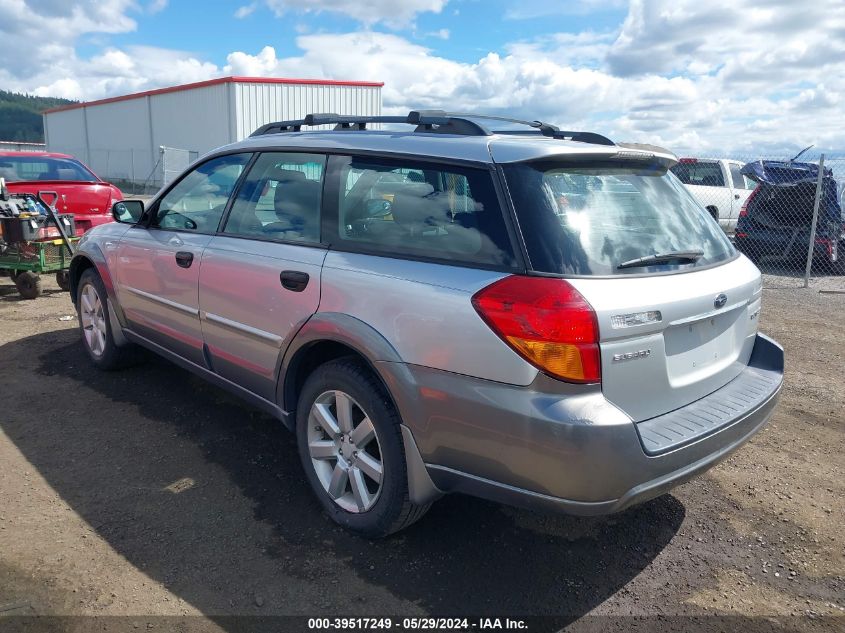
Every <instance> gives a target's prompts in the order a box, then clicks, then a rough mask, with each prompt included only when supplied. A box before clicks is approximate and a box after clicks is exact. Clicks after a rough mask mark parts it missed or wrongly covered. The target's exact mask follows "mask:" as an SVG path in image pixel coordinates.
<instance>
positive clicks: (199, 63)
mask: <svg viewBox="0 0 845 633" xmlns="http://www.w3.org/2000/svg"><path fill="white" fill-rule="evenodd" d="M369 1H370V3H371V4H372V5H374V6H375V5H379V6H382V5H383V6H385V7H386V6H387V4H388V3H387V2H381V0H369ZM775 3H781V4H775ZM281 4H284V5H285V7H287V6H288V5H287V4H286V3H281ZM435 4H436V5H437V10H439V9H442V6H443V5H444V4H445V2H434V1H433V0H432V1H431V2H423V1H422V0H420V1H419V2H412V3H410V6H411V7H412V9H408V11H410V12H408V13H406V14H404V17H403V19H413V15H416V14H417V13H418V12H419V11H420V10H422V9H420V7H422V6H424V5H425V6H429V7H433V6H434V5H435ZM341 5H342V6H344V7H346V6H347V2H346V0H319V2H317V3H316V4H315V3H312V4H311V5H309V7H314V6H317V9H320V10H327V11H328V10H332V11H336V12H338V11H342V10H341V9H340V8H338V7H340V6H341ZM397 5H398V3H397ZM819 5H820V6H819V8H816V4H815V3H814V4H812V5H802V6H801V8H800V11H799V10H797V9H794V8H793V6H794V5H793V4H792V3H789V2H786V0H772V2H768V3H765V4H760V5H759V7H760V8H755V7H754V6H747V5H741V6H739V5H736V3H735V2H733V3H730V2H722V0H719V1H718V3H717V2H716V1H715V0H714V2H712V3H702V2H700V1H699V2H694V3H691V2H688V1H687V0H650V1H649V2H641V1H639V0H633V1H632V3H631V7H630V10H629V14H628V17H627V18H626V20H625V22H624V23H623V24H621V25H620V26H619V29H618V30H616V31H611V30H608V31H603V32H594V31H589V30H585V31H582V32H579V33H550V34H548V35H545V36H542V37H538V38H534V39H532V40H526V41H518V42H512V43H511V44H509V45H507V46H506V47H505V48H504V49H503V51H501V52H486V53H484V52H482V53H480V54H479V55H478V57H477V59H476V60H475V61H473V62H471V63H470V62H464V61H456V60H453V59H449V58H447V57H444V56H443V55H440V54H436V53H435V52H434V51H433V50H432V49H430V48H428V47H426V46H423V45H421V44H420V43H418V42H414V41H411V40H409V39H408V38H406V37H400V36H399V35H397V34H392V33H384V32H376V31H372V30H367V31H361V32H352V33H320V32H315V33H310V34H302V35H300V36H299V37H297V38H296V40H295V43H296V46H297V48H298V52H297V53H296V54H294V55H291V56H282V57H279V56H277V53H276V49H274V48H273V47H272V46H265V47H263V48H261V49H260V50H258V52H254V51H234V52H231V53H230V54H229V55H228V57H227V59H226V63H225V65H216V64H213V63H210V62H208V61H206V60H203V59H202V58H200V57H198V56H196V55H193V54H191V53H190V52H185V51H177V50H168V49H160V48H152V47H134V48H122V49H121V48H115V47H108V48H105V49H103V50H101V51H100V52H99V53H97V54H95V55H94V56H92V57H90V58H87V59H79V58H77V56H76V54H75V50H74V44H75V41H76V39H77V38H78V37H80V36H82V35H87V34H97V33H115V32H125V31H129V30H132V29H134V28H135V23H134V22H133V21H132V20H131V18H130V17H129V13H128V12H129V11H131V8H132V6H133V5H132V3H131V2H129V1H128V0H127V1H124V2H121V1H119V0H102V1H100V2H97V3H95V2H93V1H92V2H76V3H73V7H68V5H66V4H65V3H63V2H61V1H60V0H56V1H55V2H41V3H39V6H40V9H39V11H40V13H39V12H36V13H32V10H31V9H28V8H27V7H24V3H23V2H22V0H17V1H12V0H0V31H2V32H3V33H2V35H4V36H5V38H0V85H3V86H4V87H6V88H7V89H13V90H22V91H30V92H33V91H35V92H37V93H38V94H44V95H56V96H68V97H72V98H84V99H94V98H100V97H104V96H111V95H115V94H122V93H126V92H132V91H137V90H144V89H148V88H154V87H159V86H165V85H172V84H179V83H187V82H190V81H200V80H203V79H208V78H211V77H217V76H222V75H231V74H234V75H251V76H283V77H315V78H319V77H322V78H332V79H361V80H372V81H383V82H385V86H384V89H383V97H384V107H385V111H386V112H390V113H400V112H407V111H408V110H409V109H411V108H445V109H453V110H459V111H467V110H470V111H487V112H490V113H494V114H509V115H515V116H520V117H525V118H530V119H535V118H539V119H543V120H548V121H550V122H552V123H556V124H558V125H560V126H561V127H565V128H570V129H579V128H580V129H591V130H594V131H597V132H602V133H606V134H608V135H609V136H610V137H611V138H615V139H617V140H625V141H642V142H653V143H658V144H664V145H666V146H668V147H670V148H673V149H676V150H677V151H689V150H692V151H696V152H701V153H712V152H717V151H722V150H724V151H733V152H737V153H747V154H749V155H754V156H758V155H760V154H763V153H771V152H781V150H782V153H786V152H787V151H788V150H789V149H790V148H793V147H795V148H800V147H804V146H806V145H809V144H810V143H816V144H817V146H819V147H826V148H836V149H845V128H843V126H842V123H841V122H842V114H841V113H842V107H843V104H845V86H843V85H842V82H841V77H843V76H845V4H843V3H841V2H839V1H837V0H829V1H827V2H820V3H819ZM291 6H292V3H291ZM349 6H351V5H349ZM735 6H736V7H737V8H734V7H735ZM45 7H46V8H45ZM328 7H332V8H328ZM414 7H416V8H414ZM83 9H90V11H88V12H83V11H82V10H83ZM403 10H404V9H403ZM430 10H435V9H430ZM362 12H363V10H362ZM394 13H396V11H394ZM400 13H401V12H400ZM714 13H715V14H718V15H714ZM804 14H806V15H804ZM375 15H377V16H378V19H379V20H385V19H388V17H387V16H388V15H389V12H386V11H382V12H381V13H378V12H376V13H375ZM395 17H396V16H395V15H394V16H393V18H395ZM393 18H390V19H393ZM57 27H64V30H61V29H60V28H57ZM44 29H46V30H48V31H49V32H52V33H58V35H57V36H56V37H55V38H51V39H50V40H49V41H46V42H44V43H42V44H41V45H40V46H39V47H37V49H36V50H34V52H33V54H32V55H30V56H28V57H27V59H25V60H24V59H21V55H20V52H19V51H20V50H22V49H21V48H20V46H22V43H23V42H24V41H25V39H26V38H27V37H35V36H34V35H32V34H34V33H36V31H37V32H39V33H40V32H42V31H43V30H44ZM432 35H433V34H432V33H428V36H432ZM443 35H445V33H444V34H443ZM16 38H17V39H16ZM9 41H11V42H12V43H11V44H10V43H9Z"/></svg>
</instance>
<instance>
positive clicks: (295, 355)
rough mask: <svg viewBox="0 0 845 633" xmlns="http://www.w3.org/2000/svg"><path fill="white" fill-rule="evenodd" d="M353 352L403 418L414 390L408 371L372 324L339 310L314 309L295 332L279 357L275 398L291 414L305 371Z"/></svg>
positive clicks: (306, 374) (413, 382) (295, 405)
mask: <svg viewBox="0 0 845 633" xmlns="http://www.w3.org/2000/svg"><path fill="white" fill-rule="evenodd" d="M349 355H354V356H357V357H359V358H360V359H361V361H362V362H364V364H366V365H367V366H368V367H369V369H370V370H371V371H372V372H373V374H375V375H376V376H377V377H378V378H379V380H380V381H381V383H382V386H383V387H384V388H385V390H386V391H387V395H388V396H389V397H390V399H391V401H392V402H393V404H394V405H395V406H396V408H397V410H398V411H399V413H400V415H402V419H403V421H406V422H407V421H408V420H406V416H405V412H406V411H408V410H409V409H408V407H409V405H411V404H412V403H413V402H412V401H413V400H414V399H415V397H414V395H413V394H414V392H415V391H416V383H415V381H414V378H413V376H412V375H411V372H410V371H408V370H407V368H406V367H405V366H404V364H403V363H402V359H401V358H400V356H399V354H398V352H397V351H396V350H395V349H394V347H393V346H392V345H391V344H390V342H389V341H388V340H387V339H386V338H384V336H382V335H381V334H380V333H379V332H378V331H377V330H376V329H375V328H373V327H372V326H370V325H368V324H367V323H365V322H364V321H361V320H360V319H356V318H355V317H352V316H349V315H347V314H340V313H331V312H327V313H318V314H315V315H314V316H312V317H311V318H310V319H309V320H308V321H307V322H306V323H305V324H304V325H303V326H302V327H301V328H300V330H299V332H297V334H296V336H295V337H294V339H293V341H292V342H291V344H290V345H289V346H288V348H287V350H286V352H285V355H284V357H283V359H282V363H281V369H280V372H279V381H278V385H277V388H276V396H277V401H278V402H279V403H280V404H281V406H282V408H283V409H284V410H285V411H288V412H290V413H291V414H293V413H294V412H295V411H296V407H297V404H298V397H299V390H300V388H301V387H302V385H303V383H304V382H305V380H306V378H307V377H308V374H310V372H311V371H313V370H314V369H316V368H317V367H318V366H319V365H321V364H323V363H325V362H327V361H329V360H332V359H334V358H340V357H341V356H349Z"/></svg>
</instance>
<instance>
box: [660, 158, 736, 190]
mask: <svg viewBox="0 0 845 633" xmlns="http://www.w3.org/2000/svg"><path fill="white" fill-rule="evenodd" d="M672 173H673V174H675V175H676V176H677V177H678V179H679V180H680V181H681V182H682V183H684V184H685V185H700V186H702V187H725V186H727V185H726V183H725V176H724V174H723V173H722V167H721V166H720V165H719V163H717V162H715V161H709V162H708V161H689V160H684V161H681V162H680V163H678V164H677V165H675V166H673V167H672ZM736 186H740V185H736Z"/></svg>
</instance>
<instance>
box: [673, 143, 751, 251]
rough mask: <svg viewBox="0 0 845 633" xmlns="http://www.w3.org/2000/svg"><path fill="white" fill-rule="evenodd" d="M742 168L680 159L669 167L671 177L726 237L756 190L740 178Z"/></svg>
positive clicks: (719, 160) (729, 162) (736, 163)
mask: <svg viewBox="0 0 845 633" xmlns="http://www.w3.org/2000/svg"><path fill="white" fill-rule="evenodd" d="M743 165H744V163H742V162H740V161H736V160H728V159H725V158H712V159H711V158H681V159H680V161H678V163H677V164H676V165H674V166H673V167H672V173H673V174H675V175H676V176H677V177H678V178H679V179H680V180H681V182H682V183H684V185H686V187H687V189H688V190H689V192H690V193H691V194H692V195H693V196H694V197H695V199H696V200H698V201H699V202H700V203H701V206H703V207H704V208H705V209H707V210H708V211H709V212H710V215H712V216H713V219H715V220H716V221H718V222H719V226H721V227H722V229H723V230H724V231H725V233H727V234H728V235H731V234H733V232H734V229H735V227H736V222H737V218H738V217H739V212H740V209H742V205H743V204H745V201H746V199H747V198H748V196H749V194H750V193H751V191H752V190H753V189H754V187H755V183H754V182H752V181H751V180H749V179H747V178H745V177H743V175H742V173H741V170H742V166H743Z"/></svg>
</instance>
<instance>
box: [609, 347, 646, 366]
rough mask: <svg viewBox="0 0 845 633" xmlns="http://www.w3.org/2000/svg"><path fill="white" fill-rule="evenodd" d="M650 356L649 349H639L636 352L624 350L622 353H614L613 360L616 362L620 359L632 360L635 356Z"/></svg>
mask: <svg viewBox="0 0 845 633" xmlns="http://www.w3.org/2000/svg"><path fill="white" fill-rule="evenodd" d="M648 356H651V350H650V349H641V350H639V351H637V352H625V353H624V354H614V355H613V362H614V363H618V362H619V361H621V360H633V359H635V358H646V357H648Z"/></svg>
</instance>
